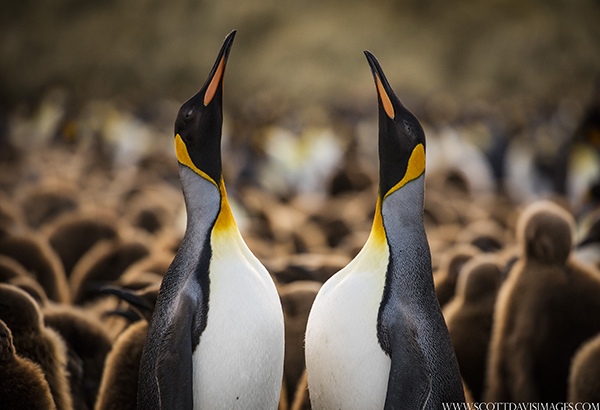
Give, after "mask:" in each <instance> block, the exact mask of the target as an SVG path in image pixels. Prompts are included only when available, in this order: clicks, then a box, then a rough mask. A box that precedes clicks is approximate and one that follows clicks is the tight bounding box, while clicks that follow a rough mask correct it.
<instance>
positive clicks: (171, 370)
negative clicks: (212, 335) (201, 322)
mask: <svg viewBox="0 0 600 410" xmlns="http://www.w3.org/2000/svg"><path fill="white" fill-rule="evenodd" d="M194 312H195V304H194V302H193V299H192V298H189V297H182V298H181V301H180V305H179V308H178V309H177V312H175V315H174V316H173V320H172V321H171V323H170V324H169V326H168V328H167V329H166V332H165V336H164V339H163V342H162V343H161V345H160V348H159V351H158V356H157V363H156V383H157V385H158V386H157V387H158V396H159V401H160V408H161V409H192V408H193V405H194V402H193V393H192V374H193V369H192V326H193V317H194Z"/></svg>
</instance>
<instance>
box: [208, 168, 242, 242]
mask: <svg viewBox="0 0 600 410" xmlns="http://www.w3.org/2000/svg"><path fill="white" fill-rule="evenodd" d="M219 192H220V193H221V210H220V211H219V215H218V216H217V220H216V221H215V226H214V228H213V232H215V233H220V232H223V231H227V230H229V229H231V228H237V224H236V223H235V219H234V217H233V212H231V206H229V201H228V200H227V191H226V190H225V181H223V178H222V177H221V181H220V183H219Z"/></svg>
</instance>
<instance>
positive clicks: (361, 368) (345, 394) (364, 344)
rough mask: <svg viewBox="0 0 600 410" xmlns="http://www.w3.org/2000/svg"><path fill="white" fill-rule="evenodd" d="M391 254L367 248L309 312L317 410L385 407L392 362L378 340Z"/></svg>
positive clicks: (308, 340)
mask: <svg viewBox="0 0 600 410" xmlns="http://www.w3.org/2000/svg"><path fill="white" fill-rule="evenodd" d="M386 266H387V252H386V250H385V249H382V250H380V251H379V250H373V249H368V248H366V249H363V251H362V252H361V254H359V255H358V256H357V258H356V259H355V260H354V261H353V262H352V263H351V264H350V265H348V266H347V267H346V268H344V269H343V270H341V271H340V272H338V273H337V274H335V275H334V276H333V277H332V278H331V279H330V280H329V281H327V282H326V283H325V284H324V285H323V288H322V289H321V291H320V292H319V294H318V295H317V298H316V299H315V302H314V304H313V307H312V309H311V313H310V317H309V321H308V326H307V333H306V365H307V370H308V374H309V377H308V383H309V392H310V398H311V403H312V405H313V408H315V409H317V410H318V409H340V408H341V409H382V408H383V406H384V402H385V397H386V392H387V383H388V378H389V371H390V365H391V361H390V358H389V357H388V356H387V355H386V354H385V353H384V352H383V350H382V349H381V347H380V345H379V342H378V340H377V314H378V311H379V305H380V303H381V299H382V295H383V287H384V284H385V268H386Z"/></svg>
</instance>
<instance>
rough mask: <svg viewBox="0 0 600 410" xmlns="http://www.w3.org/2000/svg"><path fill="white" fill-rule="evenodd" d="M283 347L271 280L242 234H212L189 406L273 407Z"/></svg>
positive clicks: (275, 399)
mask: <svg viewBox="0 0 600 410" xmlns="http://www.w3.org/2000/svg"><path fill="white" fill-rule="evenodd" d="M232 255H236V256H235V257H233V256H232ZM238 255H239V256H238ZM283 349H284V329H283V314H282V310H281V303H280V301H279V296H278V294H277V290H276V288H275V284H274V283H273V280H272V279H271V277H270V276H269V274H268V273H267V271H266V269H265V268H264V267H263V266H262V265H261V264H260V263H259V262H258V260H256V258H255V257H254V255H252V254H251V253H250V251H249V250H248V249H247V247H246V245H245V244H244V243H243V242H241V239H240V241H237V240H235V241H231V240H228V241H226V242H225V243H222V242H221V241H219V240H214V239H213V256H212V259H211V263H210V296H209V311H208V319H207V326H206V329H205V330H204V332H203V333H202V335H201V337H200V344H199V346H198V348H197V349H196V351H195V353H194V355H193V366H194V375H193V378H194V382H193V383H194V408H195V409H275V408H277V403H278V401H279V393H280V388H281V380H282V372H283Z"/></svg>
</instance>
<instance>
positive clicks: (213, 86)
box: [204, 56, 225, 106]
mask: <svg viewBox="0 0 600 410" xmlns="http://www.w3.org/2000/svg"><path fill="white" fill-rule="evenodd" d="M224 70H225V56H223V57H221V61H220V62H219V66H218V67H217V71H215V75H213V78H212V80H210V84H208V87H207V88H206V93H204V106H207V105H208V104H210V102H211V101H212V99H213V98H214V96H215V93H216V92H217V88H218V87H219V82H220V81H221V77H223V71H224Z"/></svg>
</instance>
